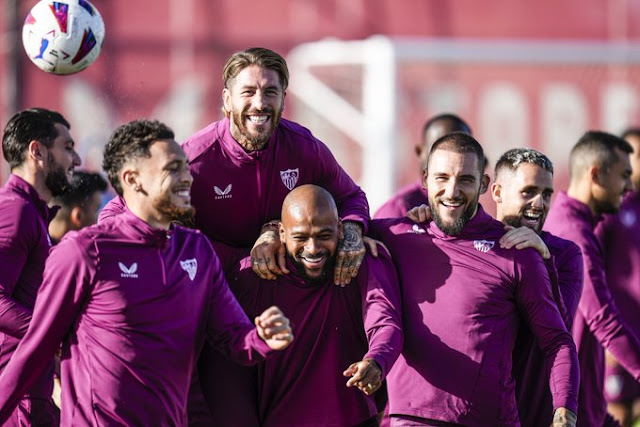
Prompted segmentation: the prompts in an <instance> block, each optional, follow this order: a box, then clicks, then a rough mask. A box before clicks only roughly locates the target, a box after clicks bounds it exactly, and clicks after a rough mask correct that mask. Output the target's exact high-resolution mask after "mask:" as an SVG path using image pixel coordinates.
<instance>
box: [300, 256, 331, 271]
mask: <svg viewBox="0 0 640 427" xmlns="http://www.w3.org/2000/svg"><path fill="white" fill-rule="evenodd" d="M300 259H301V260H302V262H303V264H304V266H305V267H306V268H308V269H309V270H317V269H319V268H322V266H323V265H324V262H325V260H326V257H325V256H324V255H319V256H309V255H300Z"/></svg>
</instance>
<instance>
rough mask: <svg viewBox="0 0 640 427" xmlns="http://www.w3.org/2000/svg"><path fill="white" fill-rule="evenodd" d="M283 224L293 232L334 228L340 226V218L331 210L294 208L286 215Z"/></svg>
mask: <svg viewBox="0 0 640 427" xmlns="http://www.w3.org/2000/svg"><path fill="white" fill-rule="evenodd" d="M282 223H283V225H284V226H285V228H288V229H290V231H292V232H295V231H302V230H306V229H312V228H318V229H322V228H333V227H335V226H337V224H338V216H337V214H336V213H335V212H333V211H332V210H331V209H325V208H320V209H317V208H314V207H305V206H301V207H292V208H291V209H289V210H288V212H286V213H285V215H284V217H283V218H282Z"/></svg>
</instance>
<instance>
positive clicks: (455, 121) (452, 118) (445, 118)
mask: <svg viewBox="0 0 640 427" xmlns="http://www.w3.org/2000/svg"><path fill="white" fill-rule="evenodd" d="M438 122H449V123H451V125H452V127H453V128H455V129H456V131H460V132H466V133H468V134H469V135H472V134H473V131H472V130H471V126H469V124H468V123H467V122H465V121H464V120H462V118H460V117H458V116H456V115H455V114H452V113H443V114H438V115H437V116H433V117H431V118H430V119H429V120H427V122H426V123H425V124H424V126H423V127H422V135H423V137H424V135H425V134H426V133H427V131H428V130H429V128H431V126H433V125H435V124H436V123H438ZM424 142H425V141H423V143H424Z"/></svg>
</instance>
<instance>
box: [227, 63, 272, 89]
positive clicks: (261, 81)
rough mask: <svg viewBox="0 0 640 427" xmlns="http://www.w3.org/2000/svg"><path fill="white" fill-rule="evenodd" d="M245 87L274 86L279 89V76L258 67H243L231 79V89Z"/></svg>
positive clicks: (268, 69)
mask: <svg viewBox="0 0 640 427" xmlns="http://www.w3.org/2000/svg"><path fill="white" fill-rule="evenodd" d="M246 86H251V87H253V86H265V87H266V86H276V87H278V88H281V87H282V86H281V84H280V76H278V73H277V72H276V71H275V70H272V69H270V68H264V67H260V66H258V65H250V66H248V67H245V68H243V69H242V71H240V73H238V75H237V76H236V77H235V78H233V79H231V87H232V88H233V87H246Z"/></svg>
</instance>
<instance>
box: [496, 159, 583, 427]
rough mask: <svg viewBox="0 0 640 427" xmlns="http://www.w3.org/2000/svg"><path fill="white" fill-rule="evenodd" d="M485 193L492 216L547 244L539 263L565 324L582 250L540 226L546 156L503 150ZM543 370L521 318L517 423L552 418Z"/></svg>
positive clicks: (548, 171) (578, 284)
mask: <svg viewBox="0 0 640 427" xmlns="http://www.w3.org/2000/svg"><path fill="white" fill-rule="evenodd" d="M491 194H492V196H493V200H494V201H495V202H496V218H497V219H498V220H500V221H502V222H503V223H505V224H509V225H511V226H513V227H527V228H529V229H531V230H533V231H534V232H535V233H537V234H538V235H539V236H540V237H539V239H541V240H542V242H543V243H544V244H545V245H546V247H547V248H548V249H547V256H546V259H545V264H546V266H547V270H548V272H549V277H550V279H551V289H552V291H553V296H554V299H555V301H556V303H557V306H558V310H559V311H560V313H561V314H562V315H563V317H564V320H565V325H566V326H567V329H568V330H571V324H572V322H573V318H574V316H575V313H576V310H577V308H578V301H579V300H580V295H581V293H582V272H583V267H582V254H581V252H580V248H579V247H578V246H577V245H576V244H575V243H573V242H571V241H568V240H565V239H561V238H560V237H557V236H554V235H552V234H551V233H549V232H546V231H542V226H543V225H544V222H545V220H546V218H547V214H548V213H549V208H550V207H551V195H552V194H553V165H552V163H551V161H550V160H549V159H548V158H547V156H545V155H544V154H542V153H540V152H539V151H536V150H533V149H530V148H515V149H513V150H509V151H507V152H506V153H504V154H503V155H502V156H501V157H500V159H499V160H498V162H497V163H496V167H495V182H494V183H493V185H492V186H491ZM509 239H513V236H510V237H509ZM543 372H545V360H544V354H543V353H542V351H541V350H540V349H539V347H538V345H537V343H536V340H535V337H534V336H533V334H532V333H531V330H530V329H529V327H528V326H527V325H526V324H524V323H523V324H521V325H520V329H519V330H518V337H517V340H516V344H515V348H514V351H513V375H514V378H515V380H516V398H517V401H518V412H519V416H520V423H521V425H522V426H523V427H529V426H530V427H536V426H542V425H550V424H551V422H552V419H553V403H552V399H551V391H550V390H549V381H548V374H542V373H543Z"/></svg>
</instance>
